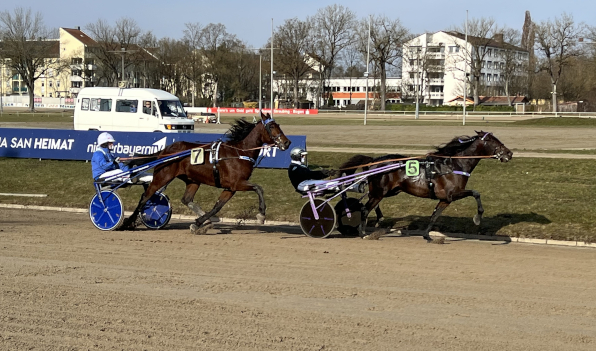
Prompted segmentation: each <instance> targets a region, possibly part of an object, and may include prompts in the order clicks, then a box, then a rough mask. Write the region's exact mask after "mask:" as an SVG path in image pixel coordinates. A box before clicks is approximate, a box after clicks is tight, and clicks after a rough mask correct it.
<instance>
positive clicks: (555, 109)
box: [552, 82, 557, 115]
mask: <svg viewBox="0 0 596 351" xmlns="http://www.w3.org/2000/svg"><path fill="white" fill-rule="evenodd" d="M552 84H553V112H554V113H555V115H556V114H557V83H554V82H553V83H552Z"/></svg>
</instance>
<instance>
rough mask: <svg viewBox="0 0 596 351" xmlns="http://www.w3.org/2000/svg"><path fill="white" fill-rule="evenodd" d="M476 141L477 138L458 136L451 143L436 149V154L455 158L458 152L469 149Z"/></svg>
mask: <svg viewBox="0 0 596 351" xmlns="http://www.w3.org/2000/svg"><path fill="white" fill-rule="evenodd" d="M475 140H476V137H470V136H467V135H462V136H457V137H455V138H453V140H451V141H450V142H448V143H446V144H441V145H439V146H437V147H436V150H437V151H436V152H435V154H437V155H443V156H454V155H456V154H457V153H458V152H462V151H464V150H465V149H467V148H468V147H470V144H471V143H472V142H474V141H475Z"/></svg>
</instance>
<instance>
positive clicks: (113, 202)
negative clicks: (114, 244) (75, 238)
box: [89, 190, 124, 230]
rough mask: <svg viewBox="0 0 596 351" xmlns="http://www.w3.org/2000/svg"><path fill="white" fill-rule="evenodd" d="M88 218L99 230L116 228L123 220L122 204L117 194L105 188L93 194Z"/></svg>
mask: <svg viewBox="0 0 596 351" xmlns="http://www.w3.org/2000/svg"><path fill="white" fill-rule="evenodd" d="M100 196H101V199H100ZM89 218H91V223H93V225H94V226H95V227H97V229H99V230H115V229H118V228H119V227H120V225H121V224H122V221H123V220H124V206H123V204H122V200H121V199H120V197H119V196H118V194H116V193H115V192H112V191H106V190H103V191H101V192H100V194H99V195H98V194H95V196H93V198H92V199H91V203H90V204H89Z"/></svg>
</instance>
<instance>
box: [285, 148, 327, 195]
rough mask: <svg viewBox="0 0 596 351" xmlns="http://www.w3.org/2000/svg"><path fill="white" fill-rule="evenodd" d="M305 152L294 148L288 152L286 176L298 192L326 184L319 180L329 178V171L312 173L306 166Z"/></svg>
mask: <svg viewBox="0 0 596 351" xmlns="http://www.w3.org/2000/svg"><path fill="white" fill-rule="evenodd" d="M307 154H308V152H306V150H304V149H302V148H299V147H295V148H293V149H292V151H290V158H291V160H292V161H291V163H290V167H289V168H288V176H289V177H290V182H291V183H292V185H293V186H294V188H295V189H296V190H297V191H299V192H302V191H307V190H308V189H309V187H311V186H312V185H317V184H323V183H327V182H326V181H323V180H321V179H323V178H327V177H329V171H327V170H320V171H313V170H310V169H309V168H308V167H307V166H306V155H307Z"/></svg>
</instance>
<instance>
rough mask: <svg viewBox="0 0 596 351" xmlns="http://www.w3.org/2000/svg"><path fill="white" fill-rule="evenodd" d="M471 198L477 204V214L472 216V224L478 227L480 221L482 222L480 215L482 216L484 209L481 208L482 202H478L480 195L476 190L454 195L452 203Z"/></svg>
mask: <svg viewBox="0 0 596 351" xmlns="http://www.w3.org/2000/svg"><path fill="white" fill-rule="evenodd" d="M468 196H473V197H474V199H476V204H478V213H477V214H475V215H474V224H476V225H480V221H481V220H482V215H483V214H484V208H483V207H482V201H480V193H479V192H477V191H476V190H464V191H462V192H460V193H457V194H454V195H453V196H452V197H453V201H455V200H461V199H463V198H464V197H468Z"/></svg>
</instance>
